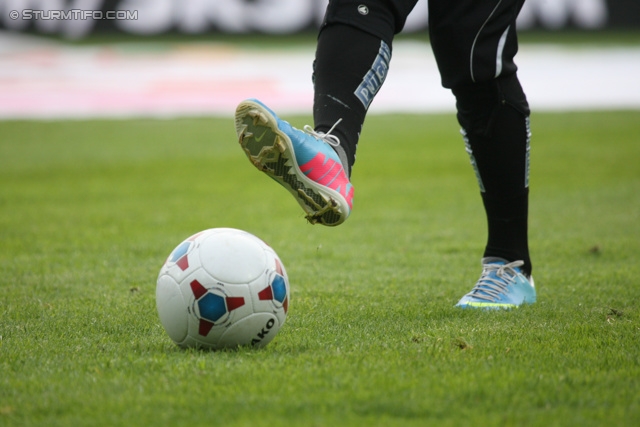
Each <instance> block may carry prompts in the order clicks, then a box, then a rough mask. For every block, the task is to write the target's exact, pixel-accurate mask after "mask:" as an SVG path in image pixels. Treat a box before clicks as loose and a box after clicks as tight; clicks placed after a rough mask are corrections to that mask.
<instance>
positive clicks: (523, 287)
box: [456, 257, 536, 310]
mask: <svg viewBox="0 0 640 427" xmlns="http://www.w3.org/2000/svg"><path fill="white" fill-rule="evenodd" d="M523 265H524V262H523V261H514V262H508V261H506V260H504V259H502V258H493V257H489V258H483V259H482V274H481V275H480V279H479V280H478V282H477V283H476V285H475V286H474V287H473V289H472V290H471V292H469V293H468V294H466V295H465V296H463V297H462V298H461V299H460V301H458V303H457V304H456V307H462V308H483V309H489V310H492V309H493V310H495V309H502V308H505V309H510V308H517V307H519V306H521V305H522V304H533V303H534V302H536V288H535V285H534V283H533V277H530V276H529V277H527V276H525V275H524V274H523V273H522V271H521V270H520V267H522V266H523Z"/></svg>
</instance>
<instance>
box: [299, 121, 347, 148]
mask: <svg viewBox="0 0 640 427" xmlns="http://www.w3.org/2000/svg"><path fill="white" fill-rule="evenodd" d="M341 121H342V119H338V121H337V122H335V124H334V125H333V126H331V129H329V131H328V132H327V133H324V132H316V131H315V130H314V129H313V128H312V127H311V126H309V125H304V127H303V128H302V129H304V131H305V132H306V133H308V134H309V135H311V136H313V137H315V138H318V139H319V140H321V141H324V142H326V143H327V144H329V145H332V146H334V147H337V146H339V145H340V139H339V138H338V137H337V136H335V135H331V132H333V130H334V129H335V128H336V126H338V123H340V122H341Z"/></svg>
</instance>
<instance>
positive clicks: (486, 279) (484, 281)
mask: <svg viewBox="0 0 640 427" xmlns="http://www.w3.org/2000/svg"><path fill="white" fill-rule="evenodd" d="M523 265H524V261H513V262H510V263H508V264H503V265H499V264H485V265H484V267H483V268H482V276H481V277H480V280H478V283H476V285H475V286H474V287H473V289H472V290H471V293H472V294H474V295H473V296H474V297H475V298H479V299H484V300H487V301H494V300H496V299H497V298H498V297H499V296H500V294H501V293H505V291H506V290H507V286H509V285H511V284H513V283H515V281H516V277H517V276H518V272H517V271H516V270H515V268H516V267H521V266H523ZM491 273H495V275H492V274H491Z"/></svg>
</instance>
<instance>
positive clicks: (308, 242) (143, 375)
mask: <svg viewBox="0 0 640 427" xmlns="http://www.w3.org/2000/svg"><path fill="white" fill-rule="evenodd" d="M287 118H288V119H290V121H291V122H292V123H293V124H294V125H296V126H298V127H300V126H302V125H303V124H305V123H306V122H309V118H305V117H287ZM639 122H640V113H639V112H637V111H632V112H606V113H567V114H535V115H534V116H533V117H532V127H533V135H534V136H533V142H532V179H531V203H530V204H531V208H530V210H531V220H530V236H531V250H532V255H533V261H534V277H535V278H536V283H537V285H538V299H539V302H538V303H537V304H535V305H532V306H527V307H523V308H520V309H518V310H514V311H511V312H480V311H473V310H467V311H464V310H460V309H457V308H455V307H454V306H453V305H454V304H455V302H456V301H457V299H458V298H459V297H460V296H462V295H463V294H464V293H466V292H467V291H468V290H470V288H471V286H472V285H473V284H474V282H475V280H476V279H477V277H478V274H479V273H480V265H479V262H480V257H481V254H482V249H483V245H484V241H485V231H486V228H485V221H484V214H483V211H482V208H481V202H480V197H479V194H478V190H477V185H476V182H475V178H474V176H473V172H472V170H471V167H470V166H469V164H468V159H467V156H466V154H465V152H464V148H463V143H462V140H461V138H460V136H459V135H458V133H457V131H458V125H457V124H456V122H455V118H454V117H453V115H425V116H409V115H396V116H370V117H369V118H368V119H367V123H366V126H365V130H364V133H363V136H362V140H361V144H360V149H359V152H358V162H357V163H356V166H355V171H354V176H353V183H354V185H355V188H356V198H355V210H354V212H353V214H352V217H351V218H350V219H349V220H348V221H347V222H346V223H345V224H344V225H341V226H340V227H338V228H323V227H321V226H311V225H308V224H307V223H306V222H305V220H304V218H303V214H302V211H301V210H300V209H299V207H298V206H297V204H296V203H295V202H294V201H293V199H291V198H290V196H289V195H288V194H287V193H286V192H285V191H284V190H282V189H281V188H279V187H278V186H277V185H276V184H274V183H273V182H272V181H270V180H269V179H268V178H267V177H265V176H262V175H261V174H259V173H258V172H257V171H256V170H255V169H254V168H253V167H252V166H251V165H250V164H249V163H248V162H247V160H246V159H245V157H244V155H243V153H242V152H241V150H240V148H239V147H238V146H237V144H236V137H235V133H234V130H233V122H232V118H231V117H229V118H226V119H211V118H207V119H205V118H203V119H180V120H124V121H108V120H104V121H62V122H37V121H21V122H0V238H1V242H2V244H1V246H0V426H43V425H47V426H70V425H73V426H103V425H127V426H129V425H131V426H133V425H135V426H145V425H181V426H211V425H220V426H231V425H247V426H274V425H291V426H338V425H340V426H343V425H347V426H349V425H352V426H363V425H367V426H369V425H371V426H375V425H379V426H394V425H395V426H424V425H438V426H453V425H487V426H491V425H495V426H509V425H513V426H523V425H538V426H547V427H548V426H554V425H558V426H560V425H562V426H567V425H580V426H595V425H607V426H609V425H638V424H640V329H639V328H640V307H639V305H638V304H639V301H640V298H639V297H640V279H639V277H640V274H639V273H640V260H639V254H640V221H639V220H640V166H639V163H638V161H639V159H640V145H639V144H638V131H639V130H640V128H639V127H638V123H639ZM222 226H224V227H237V228H242V229H245V230H248V231H250V232H252V233H255V234H257V235H258V236H260V237H262V238H263V239H265V240H266V241H267V242H269V243H270V244H271V245H272V246H273V247H274V248H275V249H276V251H277V252H278V253H279V255H280V256H281V258H282V260H283V261H284V263H285V265H286V267H287V269H288V272H289V276H290V281H291V287H292V303H291V309H290V312H289V317H288V319H287V323H286V324H285V325H284V327H283V328H282V329H281V331H280V332H279V334H278V336H277V337H276V338H275V340H274V341H273V342H272V343H271V344H269V345H268V346H267V347H266V348H265V349H261V350H251V349H242V350H239V351H224V352H215V353H214V352H204V351H195V350H187V351H184V350H180V349H178V348H177V347H176V346H175V345H174V344H173V343H172V342H171V341H170V339H169V338H168V336H167V335H166V334H165V332H164V330H163V329H162V327H161V326H160V323H159V320H158V316H157V314H156V311H155V310H156V309H155V279H156V275H157V273H158V271H159V268H160V266H161V265H162V263H163V262H164V259H165V258H166V256H167V255H168V254H169V252H170V251H171V250H172V249H173V247H174V246H176V245H177V244H178V243H179V242H180V241H181V240H182V239H184V238H185V237H187V236H189V235H191V234H193V233H194V232H196V231H199V230H202V229H205V228H210V227H222Z"/></svg>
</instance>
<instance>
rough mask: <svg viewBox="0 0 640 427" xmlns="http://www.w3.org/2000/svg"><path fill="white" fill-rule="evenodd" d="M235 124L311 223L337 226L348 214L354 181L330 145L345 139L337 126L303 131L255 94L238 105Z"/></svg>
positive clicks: (254, 159)
mask: <svg viewBox="0 0 640 427" xmlns="http://www.w3.org/2000/svg"><path fill="white" fill-rule="evenodd" d="M336 124H337V123H336ZM235 126H236V132H237V134H238V142H239V143H240V145H241V146H242V148H243V150H244V152H245V154H246V155H247V157H248V158H249V160H250V161H251V163H253V165H254V166H255V167H256V168H258V170H260V171H262V172H264V173H266V174H267V175H268V176H270V177H271V178H273V179H274V180H275V181H277V182H278V183H279V184H280V185H282V186H283V187H284V188H286V189H287V190H288V191H289V192H290V193H291V194H292V195H293V197H295V199H296V200H297V201H298V203H299V204H300V206H301V207H302V209H304V211H305V212H306V214H307V215H306V217H307V220H308V221H309V222H310V223H312V224H316V223H320V224H323V225H330V226H334V225H339V224H342V223H343V222H344V221H345V220H346V219H347V217H348V216H349V214H350V213H351V208H352V207H353V186H352V185H351V182H350V181H349V178H348V176H347V174H346V173H345V169H344V167H343V166H342V163H341V162H340V158H339V157H338V154H337V153H336V152H335V151H334V149H333V148H332V147H331V146H332V145H333V146H337V145H339V144H340V141H339V140H338V138H337V137H336V136H334V135H331V130H333V128H332V129H331V130H329V132H327V133H326V134H324V133H319V132H315V131H314V130H313V129H312V128H311V127H310V126H305V127H304V131H301V130H299V129H296V128H294V127H293V126H291V125H290V124H289V123H288V122H286V121H284V120H281V119H279V118H278V116H276V114H275V113H274V112H273V111H271V110H270V109H269V108H268V107H267V106H265V105H264V104H263V103H261V102H260V101H258V100H256V99H248V100H245V101H243V102H241V103H240V104H239V105H238V108H237V109H236V117H235Z"/></svg>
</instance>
